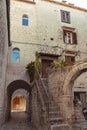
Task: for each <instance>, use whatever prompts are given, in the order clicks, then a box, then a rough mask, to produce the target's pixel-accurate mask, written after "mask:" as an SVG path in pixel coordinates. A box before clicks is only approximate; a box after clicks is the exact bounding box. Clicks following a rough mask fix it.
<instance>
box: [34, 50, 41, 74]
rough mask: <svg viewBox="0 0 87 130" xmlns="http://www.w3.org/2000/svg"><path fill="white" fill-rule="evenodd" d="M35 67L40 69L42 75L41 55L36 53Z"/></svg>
mask: <svg viewBox="0 0 87 130" xmlns="http://www.w3.org/2000/svg"><path fill="white" fill-rule="evenodd" d="M35 66H36V68H37V69H38V71H39V73H41V67H42V66H41V62H40V55H39V53H38V52H37V51H36V53H35Z"/></svg>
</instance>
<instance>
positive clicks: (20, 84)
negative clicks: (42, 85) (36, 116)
mask: <svg viewBox="0 0 87 130" xmlns="http://www.w3.org/2000/svg"><path fill="white" fill-rule="evenodd" d="M18 89H24V90H26V91H27V92H28V93H29V106H31V87H30V85H29V84H28V83H27V82H26V81H24V80H15V81H13V82H11V83H10V84H9V85H8V87H7V105H6V114H5V120H8V119H10V117H11V100H12V95H13V93H14V92H15V91H16V90H18ZM30 110H31V108H30V107H28V110H27V112H28V113H31V111H30ZM30 118H31V115H30V116H29V120H30Z"/></svg>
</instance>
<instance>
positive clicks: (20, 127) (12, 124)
mask: <svg viewBox="0 0 87 130" xmlns="http://www.w3.org/2000/svg"><path fill="white" fill-rule="evenodd" d="M1 130H36V129H35V128H34V127H33V126H32V124H31V123H30V122H29V121H28V115H27V113H26V112H12V113H11V119H10V121H8V122H6V124H4V125H3V126H2V128H1Z"/></svg>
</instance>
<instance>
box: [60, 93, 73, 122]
mask: <svg viewBox="0 0 87 130" xmlns="http://www.w3.org/2000/svg"><path fill="white" fill-rule="evenodd" d="M59 104H60V110H61V111H62V114H63V116H64V118H65V119H66V121H68V122H70V123H71V122H72V115H73V114H74V109H73V108H74V107H73V100H72V96H71V95H62V96H60V97H59Z"/></svg>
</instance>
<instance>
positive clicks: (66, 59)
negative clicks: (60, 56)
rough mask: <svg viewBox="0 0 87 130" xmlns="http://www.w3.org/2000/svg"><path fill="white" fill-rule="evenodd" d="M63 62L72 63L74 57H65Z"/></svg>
mask: <svg viewBox="0 0 87 130" xmlns="http://www.w3.org/2000/svg"><path fill="white" fill-rule="evenodd" d="M65 61H66V62H72V63H74V62H75V57H74V56H65Z"/></svg>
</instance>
